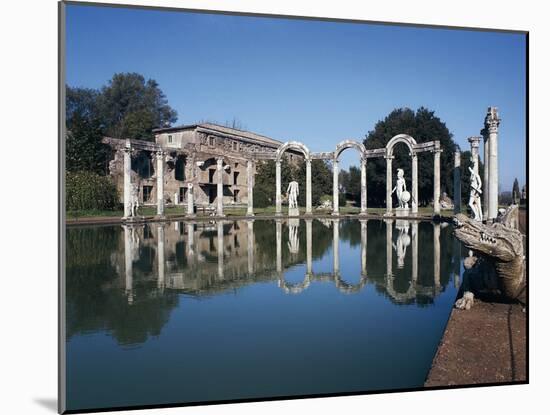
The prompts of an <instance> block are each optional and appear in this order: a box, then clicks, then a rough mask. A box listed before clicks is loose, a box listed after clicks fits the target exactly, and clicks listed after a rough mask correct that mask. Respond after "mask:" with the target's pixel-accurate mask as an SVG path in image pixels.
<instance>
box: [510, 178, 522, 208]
mask: <svg viewBox="0 0 550 415" xmlns="http://www.w3.org/2000/svg"><path fill="white" fill-rule="evenodd" d="M520 197H521V192H520V190H519V182H518V178H517V177H516V178H515V179H514V184H513V186H512V198H513V201H514V203H516V202H517V203H519V199H520Z"/></svg>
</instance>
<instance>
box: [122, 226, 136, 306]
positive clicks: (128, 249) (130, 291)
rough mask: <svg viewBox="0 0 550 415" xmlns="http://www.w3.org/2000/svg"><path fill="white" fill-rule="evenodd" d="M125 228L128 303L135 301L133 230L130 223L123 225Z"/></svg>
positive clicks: (125, 282)
mask: <svg viewBox="0 0 550 415" xmlns="http://www.w3.org/2000/svg"><path fill="white" fill-rule="evenodd" d="M123 228H124V277H125V278H124V286H125V291H126V296H127V298H128V304H132V303H133V301H134V294H133V269H132V268H133V261H132V260H133V258H132V251H133V249H132V248H133V241H132V232H133V230H132V229H130V227H129V226H128V225H123Z"/></svg>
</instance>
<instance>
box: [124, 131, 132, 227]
mask: <svg viewBox="0 0 550 415" xmlns="http://www.w3.org/2000/svg"><path fill="white" fill-rule="evenodd" d="M131 197H132V147H131V146H130V140H126V147H124V218H128V217H130V216H131V215H132V211H131V210H132V208H131V206H130V204H131Z"/></svg>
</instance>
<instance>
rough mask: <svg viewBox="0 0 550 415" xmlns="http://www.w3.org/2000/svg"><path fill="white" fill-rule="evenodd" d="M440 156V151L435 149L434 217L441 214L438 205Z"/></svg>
mask: <svg viewBox="0 0 550 415" xmlns="http://www.w3.org/2000/svg"><path fill="white" fill-rule="evenodd" d="M440 156H441V150H440V149H439V148H436V149H435V150H434V215H439V214H440V213H441V205H440V201H439V199H440V192H441V180H440V177H439V175H440V173H441V168H440Z"/></svg>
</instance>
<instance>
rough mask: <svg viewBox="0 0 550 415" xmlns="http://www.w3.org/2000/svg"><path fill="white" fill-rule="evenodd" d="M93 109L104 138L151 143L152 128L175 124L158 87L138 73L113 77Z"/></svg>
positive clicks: (119, 74)
mask: <svg viewBox="0 0 550 415" xmlns="http://www.w3.org/2000/svg"><path fill="white" fill-rule="evenodd" d="M97 105H98V110H99V114H100V118H101V120H102V122H103V124H104V128H105V134H107V135H108V136H112V137H115V138H137V139H143V140H152V139H153V133H152V130H153V129H154V128H159V127H166V126H170V125H171V124H172V123H174V122H176V120H177V113H176V111H175V110H174V109H172V108H171V107H170V106H169V105H168V100H167V99H166V96H165V95H164V93H163V92H162V90H161V89H160V88H159V85H158V83H157V82H156V81H155V80H153V79H148V80H145V78H144V77H143V76H142V75H140V74H138V73H117V74H115V75H113V78H112V79H111V80H110V81H109V83H108V84H107V85H106V86H104V87H103V88H102V89H101V93H100V94H99V96H98V101H97Z"/></svg>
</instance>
